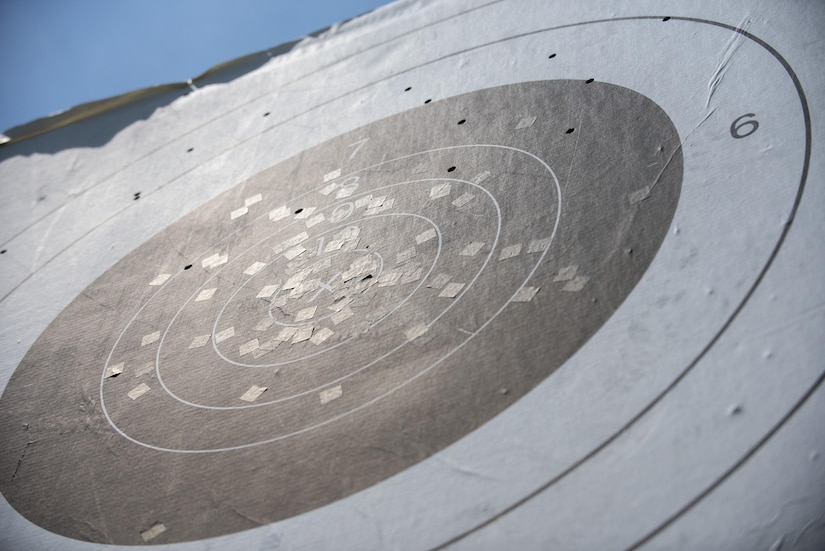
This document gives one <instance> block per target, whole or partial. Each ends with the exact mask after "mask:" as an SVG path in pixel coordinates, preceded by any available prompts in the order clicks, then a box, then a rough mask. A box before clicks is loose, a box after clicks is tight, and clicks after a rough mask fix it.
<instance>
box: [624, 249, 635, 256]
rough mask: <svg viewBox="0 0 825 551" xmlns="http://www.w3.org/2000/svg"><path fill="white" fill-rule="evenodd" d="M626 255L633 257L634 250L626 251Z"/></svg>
mask: <svg viewBox="0 0 825 551" xmlns="http://www.w3.org/2000/svg"><path fill="white" fill-rule="evenodd" d="M624 253H625V254H626V255H627V256H632V255H633V249H625V250H624Z"/></svg>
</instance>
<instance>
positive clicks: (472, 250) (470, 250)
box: [458, 241, 484, 256]
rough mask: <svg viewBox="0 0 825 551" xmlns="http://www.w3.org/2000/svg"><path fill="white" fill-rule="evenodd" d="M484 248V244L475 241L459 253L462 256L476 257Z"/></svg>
mask: <svg viewBox="0 0 825 551" xmlns="http://www.w3.org/2000/svg"><path fill="white" fill-rule="evenodd" d="M483 248H484V243H482V242H480V241H473V242H472V243H469V244H468V245H467V246H466V247H464V248H463V249H461V252H460V253H458V254H459V255H461V256H475V255H477V254H478V251H480V250H481V249H483Z"/></svg>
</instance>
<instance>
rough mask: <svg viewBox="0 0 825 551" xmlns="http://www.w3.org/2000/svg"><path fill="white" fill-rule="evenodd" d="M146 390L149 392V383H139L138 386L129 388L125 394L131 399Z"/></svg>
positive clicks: (136, 397) (141, 394) (135, 398)
mask: <svg viewBox="0 0 825 551" xmlns="http://www.w3.org/2000/svg"><path fill="white" fill-rule="evenodd" d="M147 392H149V385H147V384H146V383H140V384H139V385H138V386H136V387H135V388H133V389H132V390H130V391H129V393H128V394H126V396H128V397H129V398H131V399H132V400H137V399H138V398H140V397H141V396H143V395H144V394H146V393H147Z"/></svg>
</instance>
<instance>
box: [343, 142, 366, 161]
mask: <svg viewBox="0 0 825 551" xmlns="http://www.w3.org/2000/svg"><path fill="white" fill-rule="evenodd" d="M368 141H369V138H364V139H363V140H358V141H357V142H355V143H351V144H349V145H348V146H347V147H353V146H356V147H355V151H353V152H352V154H351V155H350V156H349V158H350V160H352V158H353V157H355V155H356V154H357V153H358V150H359V149H361V148H362V147H364V144H365V143H367V142H368Z"/></svg>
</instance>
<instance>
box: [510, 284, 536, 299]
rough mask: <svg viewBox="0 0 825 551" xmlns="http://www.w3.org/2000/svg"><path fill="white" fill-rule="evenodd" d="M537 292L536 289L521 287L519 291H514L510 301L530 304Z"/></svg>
mask: <svg viewBox="0 0 825 551" xmlns="http://www.w3.org/2000/svg"><path fill="white" fill-rule="evenodd" d="M538 292H539V288H538V287H522V288H521V289H519V290H518V291H516V294H515V295H513V298H512V299H511V300H512V302H530V301H531V300H533V297H535V296H536V293H538Z"/></svg>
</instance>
